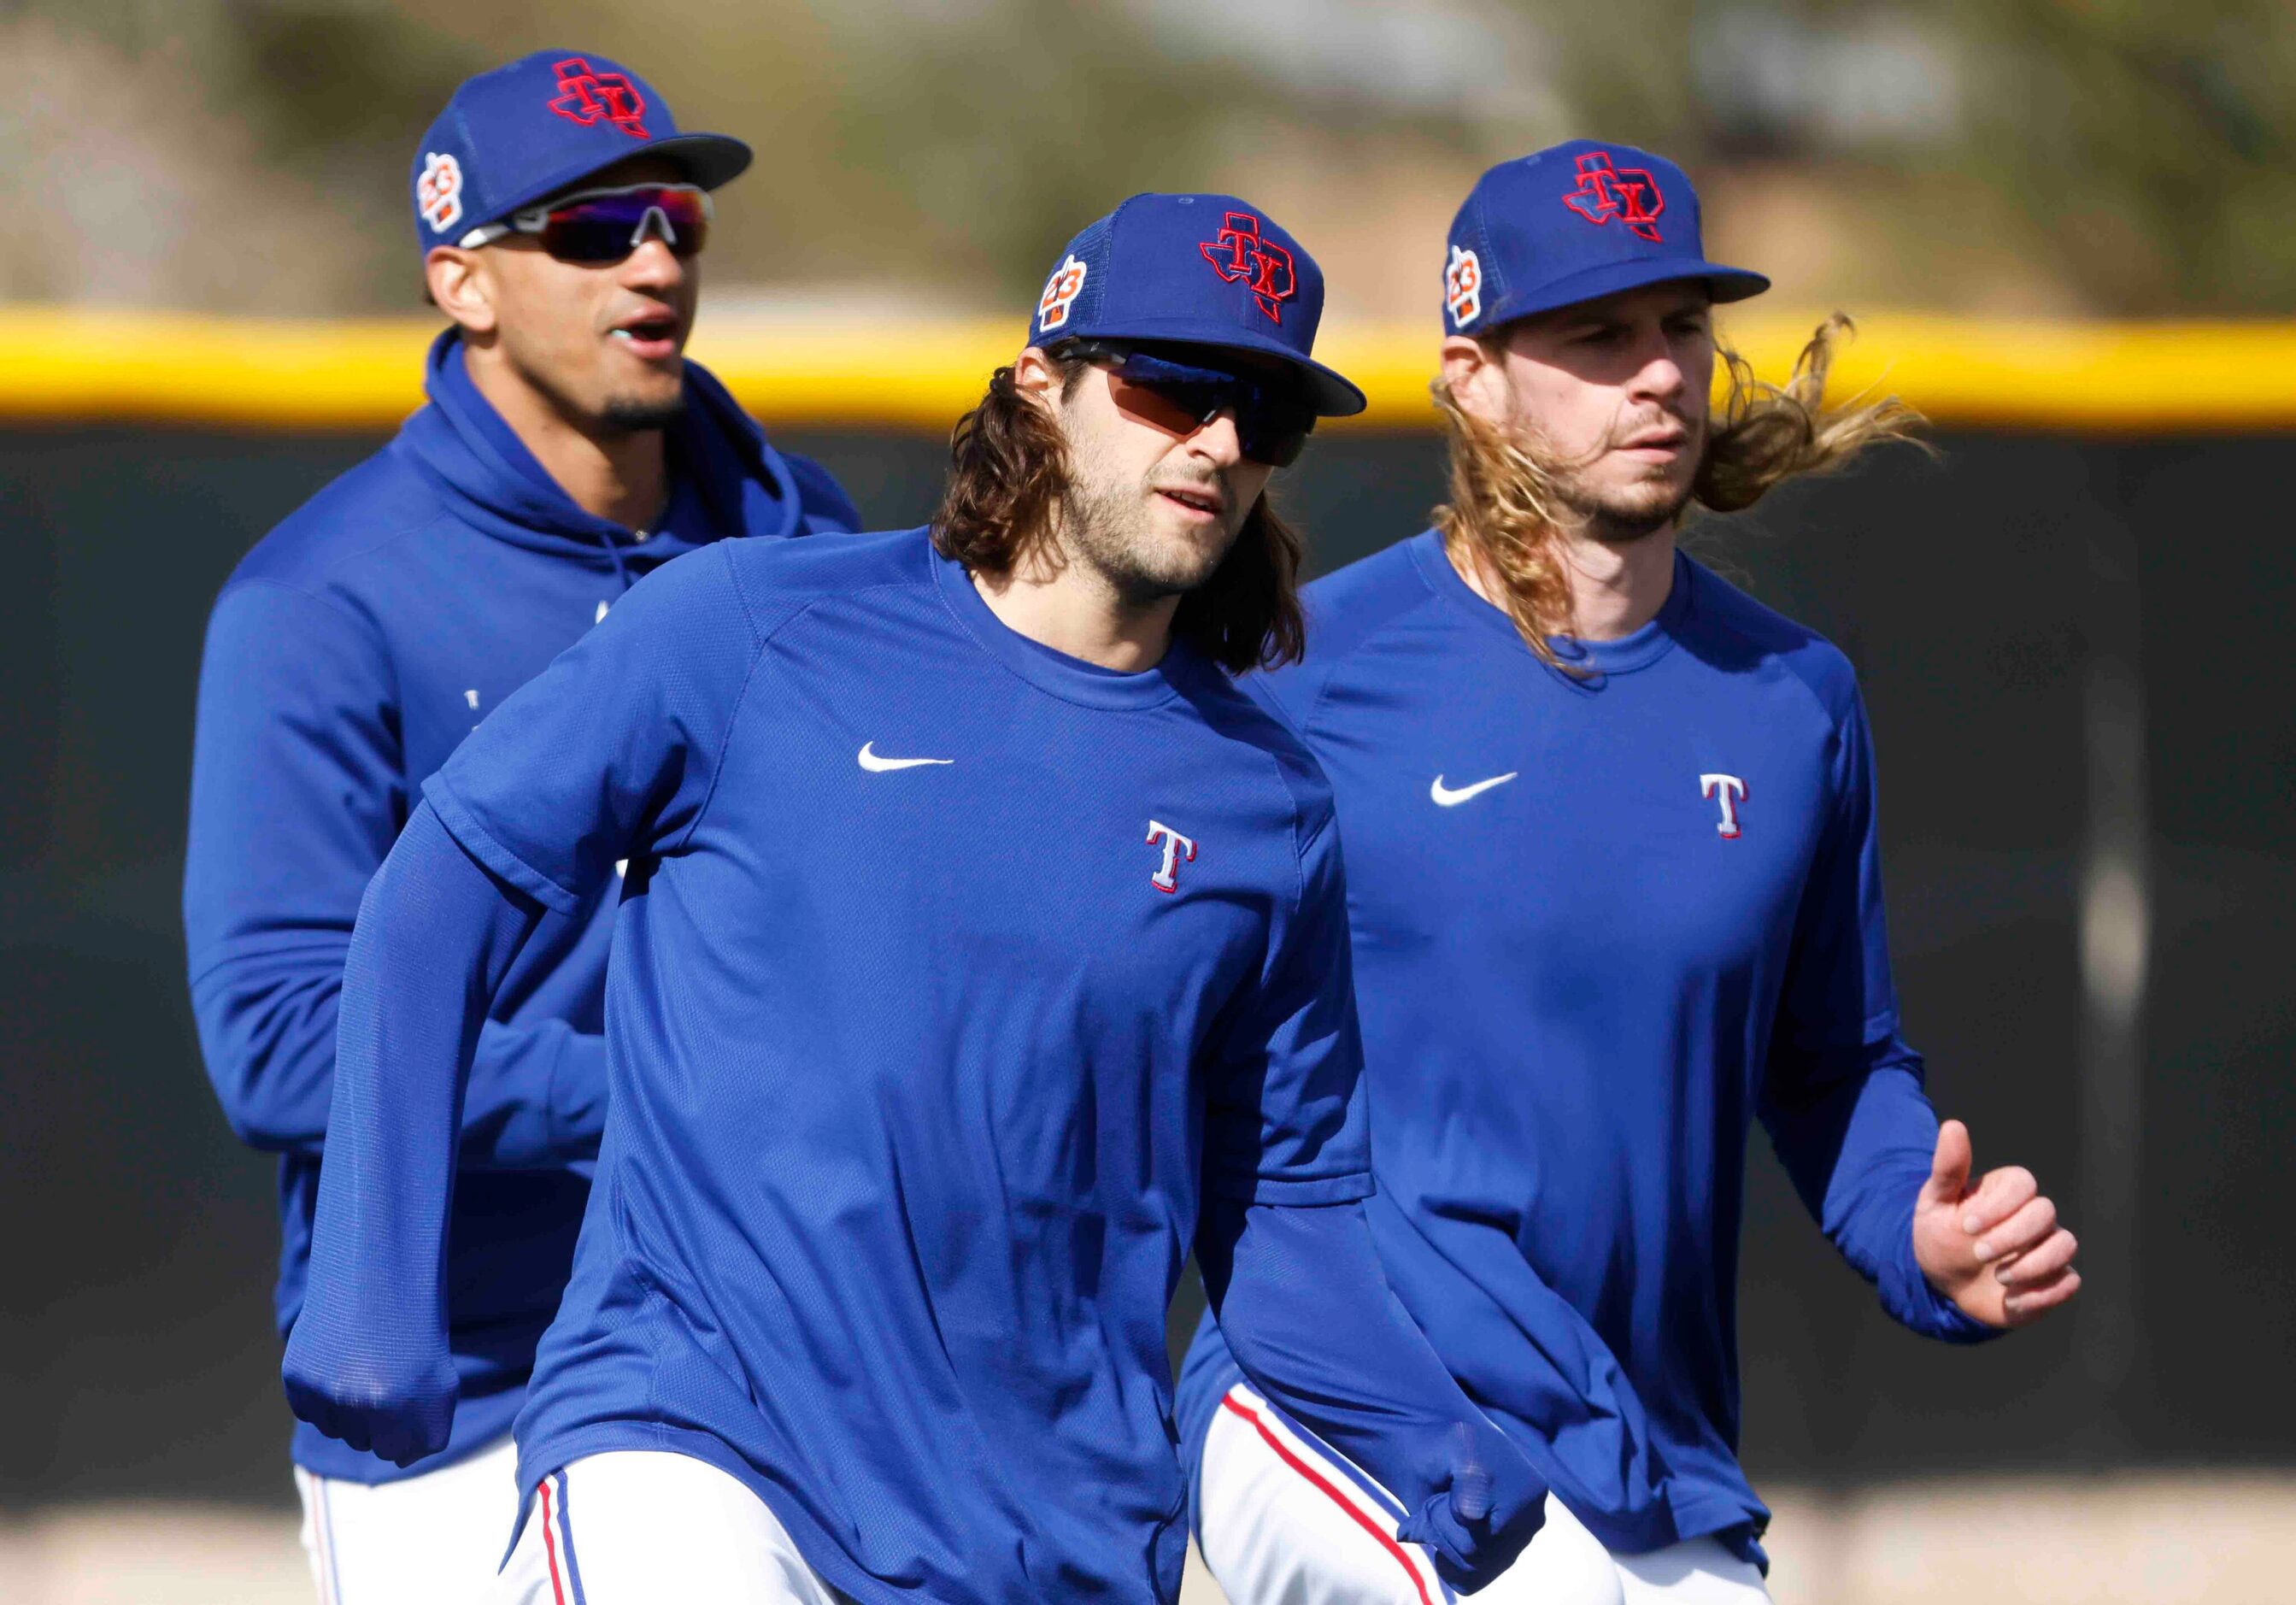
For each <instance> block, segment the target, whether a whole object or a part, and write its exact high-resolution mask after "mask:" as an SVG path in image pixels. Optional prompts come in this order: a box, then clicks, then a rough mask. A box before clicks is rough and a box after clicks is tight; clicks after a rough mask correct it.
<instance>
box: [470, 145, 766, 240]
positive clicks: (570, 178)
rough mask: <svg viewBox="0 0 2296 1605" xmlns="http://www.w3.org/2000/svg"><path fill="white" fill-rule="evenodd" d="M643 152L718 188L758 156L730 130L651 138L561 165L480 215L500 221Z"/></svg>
mask: <svg viewBox="0 0 2296 1605" xmlns="http://www.w3.org/2000/svg"><path fill="white" fill-rule="evenodd" d="M643 156H660V157H665V158H667V159H668V160H669V161H674V162H676V164H677V167H678V169H679V170H680V171H681V172H683V173H684V174H685V177H686V179H687V181H688V182H690V183H693V184H698V185H701V187H702V188H703V189H706V190H710V189H716V188H717V186H718V185H721V184H725V183H727V182H729V181H731V180H733V179H734V178H738V177H741V176H742V173H743V172H744V171H746V170H747V169H748V168H749V165H750V162H751V161H753V160H755V154H754V152H751V151H750V147H749V146H748V145H746V144H742V142H741V141H740V140H738V139H735V138H734V137H732V136H730V135H726V134H673V135H671V136H669V137H668V139H653V140H648V141H647V142H646V143H645V144H638V145H632V146H631V147H630V148H629V149H628V150H627V151H622V152H617V153H616V154H615V155H614V156H613V157H612V158H611V160H610V161H581V162H576V163H575V164H574V165H572V166H570V167H565V168H561V169H558V170H557V171H555V172H553V173H552V174H550V175H549V176H548V177H545V178H541V179H537V181H536V182H534V183H532V184H529V185H527V186H526V188H525V189H524V190H523V191H522V192H521V193H519V194H517V195H516V196H513V197H512V199H511V200H510V201H508V202H505V203H504V205H503V206H502V207H500V208H499V209H498V210H496V212H495V215H494V216H493V217H491V218H481V219H479V221H480V222H484V223H495V222H499V221H501V220H502V219H503V218H507V217H509V216H510V215H511V214H512V212H517V211H524V210H526V209H527V208H528V207H529V206H532V205H534V204H536V203H537V202H541V201H545V200H547V199H548V198H549V197H551V196H552V195H554V194H556V193H559V192H560V191H561V190H564V189H570V188H571V187H573V186H574V185H578V184H579V183H581V182H582V180H584V179H585V178H587V177H591V176H592V175H594V174H597V173H603V172H604V171H605V170H606V169H608V168H611V167H619V166H620V165H621V164H622V163H623V162H625V161H636V160H638V159H639V158H640V157H643Z"/></svg>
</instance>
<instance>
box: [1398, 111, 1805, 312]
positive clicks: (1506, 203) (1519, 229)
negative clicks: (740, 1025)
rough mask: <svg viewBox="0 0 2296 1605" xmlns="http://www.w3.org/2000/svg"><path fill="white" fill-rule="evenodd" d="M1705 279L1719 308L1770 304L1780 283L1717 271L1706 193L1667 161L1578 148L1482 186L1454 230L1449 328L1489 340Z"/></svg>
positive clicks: (1510, 170)
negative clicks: (1764, 296) (1512, 329)
mask: <svg viewBox="0 0 2296 1605" xmlns="http://www.w3.org/2000/svg"><path fill="white" fill-rule="evenodd" d="M1674 279H1704V280H1705V281H1706V283H1707V284H1708V285H1709V286H1710V288H1711V289H1712V291H1713V293H1714V299H1715V300H1718V301H1734V300H1744V299H1745V298H1746V297H1748V296H1750V295H1759V294H1760V293H1761V292H1763V291H1765V290H1767V289H1768V288H1769V287H1770V281H1769V280H1768V279H1767V278H1764V277H1763V276H1761V275H1760V274H1759V273H1750V272H1748V271H1747V270H1746V269H1745V268H1724V267H1721V266H1719V265H1718V264H1716V263H1713V262H1710V261H1708V260H1707V259H1706V247H1705V245H1704V244H1703V243H1702V241H1701V240H1700V238H1699V233H1698V192H1697V191H1696V190H1693V189H1692V188H1691V187H1690V179H1689V177H1688V176H1687V175H1685V173H1684V172H1683V170H1682V169H1680V168H1678V167H1677V166H1675V165H1674V163H1672V162H1671V161H1668V160H1667V159H1666V158H1665V157H1663V156H1655V155H1652V153H1651V152H1648V151H1638V150H1636V149H1635V148H1634V147H1633V146H1632V145H1621V144H1603V142H1602V141H1600V140H1595V139H1573V140H1569V141H1566V142H1565V143H1563V144H1559V145H1549V146H1548V147H1547V148H1546V150H1543V151H1537V152H1532V153H1531V154H1530V155H1529V156H1525V157H1523V158H1521V160H1520V161H1503V162H1501V163H1499V165H1498V166H1497V167H1495V168H1493V169H1490V171H1488V172H1487V173H1485V174H1484V175H1483V176H1482V177H1480V178H1478V179H1477V180H1475V187H1474V188H1473V189H1472V190H1471V191H1470V192H1468V194H1467V200H1466V204H1465V205H1464V206H1462V207H1460V208H1459V215H1458V216H1457V217H1456V218H1453V219H1452V220H1451V251H1450V259H1449V260H1447V262H1446V263H1445V264H1444V267H1443V327H1444V330H1445V332H1446V333H1453V334H1481V333H1488V332H1489V331H1491V330H1493V329H1496V328H1498V327H1499V326H1501V325H1505V324H1510V323H1513V321H1514V320H1515V319H1517V318H1519V317H1529V316H1530V315H1531V314H1532V313H1534V312H1546V311H1551V310H1553V309H1554V308H1556V307H1568V306H1571V305H1574V304H1576V303H1577V302H1579V301H1586V300H1595V298H1596V297H1598V296H1603V295H1614V294H1616V293H1617V292H1620V291H1621V290H1637V289H1640V288H1641V287H1642V286H1643V285H1644V284H1665V283H1668V282H1669V281H1670V280H1674Z"/></svg>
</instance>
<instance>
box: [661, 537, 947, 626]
mask: <svg viewBox="0 0 2296 1605" xmlns="http://www.w3.org/2000/svg"><path fill="white" fill-rule="evenodd" d="M706 551H717V552H720V553H722V555H723V559H724V563H725V567H726V572H727V574H728V575H729V576H730V577H731V580H732V582H733V584H734V588H736V589H737V590H738V591H739V593H740V595H741V597H742V603H743V605H745V606H746V607H748V608H749V609H750V613H751V616H752V618H753V619H754V620H755V621H756V622H757V625H758V629H759V630H760V631H761V633H764V634H770V633H772V631H773V630H775V629H777V628H779V627H780V626H781V625H782V624H784V623H787V622H788V621H790V620H791V619H793V618H795V617H796V616H797V615H799V614H800V613H805V612H807V611H808V609H810V608H812V607H813V606H814V605H816V604H818V603H821V602H824V601H826V600H829V599H832V598H837V599H844V598H851V597H859V596H862V595H864V594H866V593H872V592H881V591H884V590H887V589H889V588H891V589H899V588H929V587H930V586H931V583H932V568H931V556H932V547H931V536H930V534H929V533H928V532H927V531H925V530H923V529H915V530H894V531H880V532H876V533H872V534H866V535H843V534H827V535H822V536H818V537H816V538H814V539H808V540H721V541H718V542H717V543H716V544H715V545H714V546H713V547H709V548H706V550H705V552H695V553H692V554H689V555H688V556H685V557H680V558H678V559H676V561H675V562H673V563H668V564H664V565H663V567H662V570H661V572H663V573H668V572H669V571H670V570H672V569H676V568H678V567H680V566H681V565H683V564H686V563H688V562H690V561H692V559H693V557H699V556H704V555H706Z"/></svg>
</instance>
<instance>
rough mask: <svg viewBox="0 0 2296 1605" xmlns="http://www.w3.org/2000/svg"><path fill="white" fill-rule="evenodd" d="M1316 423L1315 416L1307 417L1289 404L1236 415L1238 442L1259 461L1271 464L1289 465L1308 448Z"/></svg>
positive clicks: (1272, 465) (1286, 466)
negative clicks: (1278, 407)
mask: <svg viewBox="0 0 2296 1605" xmlns="http://www.w3.org/2000/svg"><path fill="white" fill-rule="evenodd" d="M1315 427H1316V420H1315V419H1314V418H1312V417H1307V418H1303V417H1301V416H1300V415H1299V414H1298V413H1297V412H1296V411H1294V410H1293V409H1292V408H1291V407H1284V408H1283V409H1282V410H1281V411H1274V410H1272V409H1271V410H1269V411H1266V412H1262V411H1257V410H1255V411H1253V412H1251V413H1240V414H1238V415H1237V419H1236V437H1237V438H1236V444H1237V445H1238V446H1239V447H1241V448H1242V451H1243V455H1244V456H1246V457H1250V458H1251V460H1252V461H1253V462H1255V463H1265V464H1267V465H1268V466H1269V467H1270V468H1289V467H1290V466H1292V464H1294V463H1296V462H1298V461H1299V460H1300V453H1301V452H1302V451H1305V450H1306V449H1308V432H1309V431H1311V430H1313V429H1314V428H1315Z"/></svg>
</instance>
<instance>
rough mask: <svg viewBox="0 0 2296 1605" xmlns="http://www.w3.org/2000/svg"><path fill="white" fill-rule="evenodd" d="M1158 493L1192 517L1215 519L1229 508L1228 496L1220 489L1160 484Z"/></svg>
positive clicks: (1157, 489) (1157, 488)
mask: <svg viewBox="0 0 2296 1605" xmlns="http://www.w3.org/2000/svg"><path fill="white" fill-rule="evenodd" d="M1156 494H1157V495H1158V496H1160V497H1162V498H1164V500H1165V501H1167V502H1168V503H1169V504H1170V505H1172V506H1176V507H1177V508H1179V509H1180V510H1181V512H1183V513H1184V514H1186V515H1187V516H1189V517H1190V518H1199V519H1204V520H1207V521H1209V520H1214V519H1217V518H1218V517H1219V515H1220V514H1222V513H1224V512H1226V510H1227V498H1226V497H1224V496H1222V495H1221V494H1220V493H1219V492H1218V490H1209V489H1198V488H1196V487H1193V486H1182V485H1159V486H1157V487H1156Z"/></svg>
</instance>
